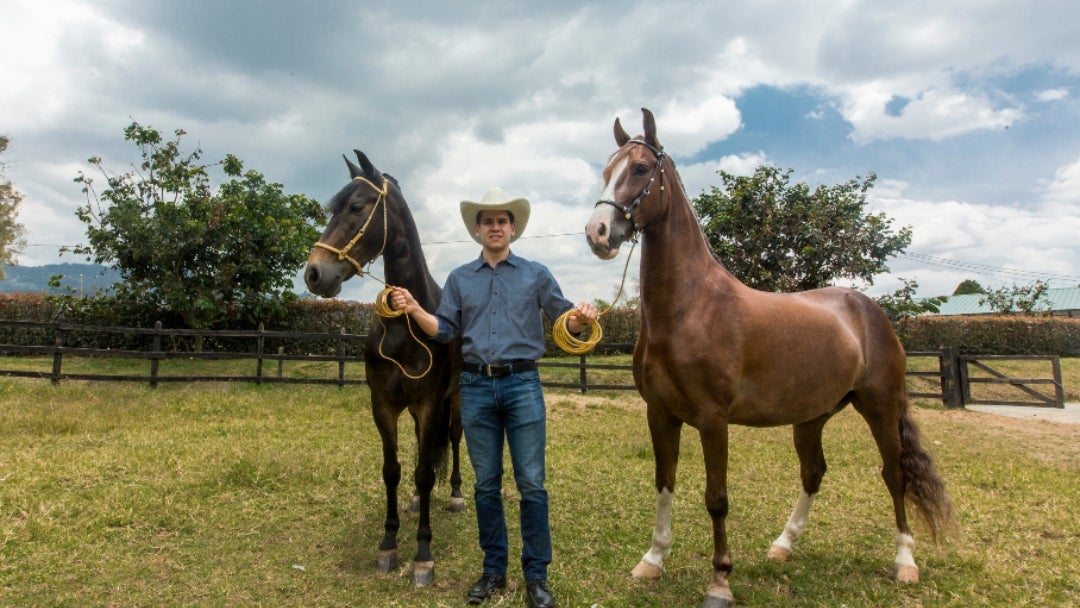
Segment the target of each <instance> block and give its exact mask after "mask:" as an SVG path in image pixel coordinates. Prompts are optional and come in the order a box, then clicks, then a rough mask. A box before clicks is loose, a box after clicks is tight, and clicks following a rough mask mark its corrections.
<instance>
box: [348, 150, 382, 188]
mask: <svg viewBox="0 0 1080 608" xmlns="http://www.w3.org/2000/svg"><path fill="white" fill-rule="evenodd" d="M353 152H355V153H356V159H357V160H359V161H360V166H361V167H363V168H364V177H366V178H368V179H369V180H371V181H373V182H375V181H379V177H380V174H379V170H378V169H376V168H375V165H373V164H371V161H370V160H368V157H367V155H366V154H364V153H363V152H361V151H359V150H353ZM354 177H355V176H354Z"/></svg>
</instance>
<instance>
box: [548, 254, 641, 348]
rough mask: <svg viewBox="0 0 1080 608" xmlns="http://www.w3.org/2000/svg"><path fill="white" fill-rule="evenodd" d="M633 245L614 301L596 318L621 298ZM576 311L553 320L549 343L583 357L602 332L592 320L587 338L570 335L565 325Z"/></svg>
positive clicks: (599, 338) (569, 311)
mask: <svg viewBox="0 0 1080 608" xmlns="http://www.w3.org/2000/svg"><path fill="white" fill-rule="evenodd" d="M633 243H634V244H633V245H632V246H631V247H630V253H628V254H627V255H626V265H624V266H623V271H622V280H621V281H619V292H618V293H617V294H615V299H614V300H613V301H612V302H611V306H608V307H607V308H606V309H604V310H602V311H601V312H600V314H599V315H597V318H599V317H601V316H603V315H605V314H607V312H608V311H610V310H611V309H612V308H615V302H618V301H619V297H620V296H622V293H623V288H624V287H625V286H626V271H627V270H629V269H630V258H631V257H632V256H633V255H634V247H637V241H636V240H635V241H633ZM576 310H577V309H575V308H571V309H570V310H568V311H566V312H564V313H563V314H561V315H559V318H558V319H555V323H553V324H552V325H551V341H552V342H554V343H555V346H558V347H559V348H560V349H562V351H563V352H565V353H568V354H571V355H584V354H586V353H590V352H592V350H593V349H594V348H596V345H597V344H599V343H600V340H601V339H602V338H603V337H604V330H603V328H602V327H600V321H599V320H597V319H594V320H593V321H592V322H591V323H590V324H589V336H588V337H587V338H585V339H584V340H583V339H580V338H578V337H577V336H574V335H573V334H571V333H570V330H569V329H567V327H566V323H567V321H569V320H570V315H572V314H574V312H575V311H576Z"/></svg>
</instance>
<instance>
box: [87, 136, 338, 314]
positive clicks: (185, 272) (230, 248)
mask: <svg viewBox="0 0 1080 608" xmlns="http://www.w3.org/2000/svg"><path fill="white" fill-rule="evenodd" d="M185 134H186V133H185V132H184V131H183V130H177V131H175V138H174V139H172V140H171V141H165V140H164V139H163V138H162V136H161V134H160V133H159V132H158V131H157V130H155V129H153V128H150V127H143V126H141V125H139V124H138V123H132V124H131V125H130V126H128V127H127V128H126V129H125V130H124V139H125V140H126V141H130V142H132V143H134V144H135V145H136V146H137V147H138V149H139V151H140V154H141V156H142V162H141V163H140V164H139V166H138V167H137V168H136V169H135V170H134V171H130V172H127V173H123V174H119V175H116V174H111V173H108V172H106V171H105V169H104V168H102V162H101V159H100V158H91V159H90V161H89V162H90V163H91V164H92V165H95V166H96V167H98V169H99V170H100V171H101V173H102V175H103V176H104V179H105V183H106V189H104V190H102V191H101V192H100V193H99V192H98V191H97V190H96V189H95V187H94V181H93V180H92V179H91V178H90V177H88V176H87V175H86V174H84V173H82V172H80V173H79V176H78V177H77V178H76V179H75V181H76V182H77V183H80V184H82V187H83V192H84V193H85V195H86V201H87V202H86V205H85V206H83V207H80V208H79V209H78V211H77V215H78V217H79V219H80V220H82V221H83V222H84V223H85V224H86V225H87V228H86V235H87V239H88V244H86V245H82V244H80V245H78V246H76V247H75V248H74V249H73V251H74V252H75V253H78V254H84V255H86V256H87V259H88V260H91V259H92V260H93V261H94V262H96V263H99V264H104V265H107V266H115V267H116V269H117V270H118V271H119V272H120V275H121V278H122V282H121V283H118V284H117V286H116V294H115V297H116V298H117V299H119V300H123V301H127V302H141V303H150V304H153V305H156V306H157V307H158V309H160V310H163V311H168V312H171V313H173V314H176V315H178V316H179V317H180V318H181V319H182V320H183V322H184V323H185V324H187V326H188V327H191V328H195V329H201V328H209V327H213V326H215V325H218V324H224V323H229V322H241V323H246V324H254V323H255V322H257V321H259V320H262V319H265V318H266V317H267V316H269V315H272V314H274V313H275V312H280V310H281V305H282V304H283V302H284V301H286V300H290V299H294V298H295V297H296V296H295V294H293V293H292V291H291V288H292V278H293V276H294V275H295V272H296V271H297V269H298V268H299V267H300V266H301V265H302V264H303V263H304V261H305V260H306V258H307V254H308V252H309V251H310V248H311V245H312V243H314V242H315V240H316V239H317V238H318V236H319V229H318V228H317V226H320V225H321V224H322V223H323V222H324V221H325V216H324V215H323V212H322V209H321V208H320V206H319V204H318V203H317V202H316V201H314V200H311V199H309V198H307V197H306V196H304V195H302V194H294V195H286V194H284V193H283V192H282V185H281V184H276V183H269V182H267V181H266V178H265V177H264V176H263V175H262V174H260V173H258V172H256V171H250V170H249V171H246V172H245V171H244V170H243V163H241V162H240V160H239V159H237V158H236V157H235V156H233V155H231V154H230V155H226V156H225V159H224V160H222V161H221V162H220V163H218V164H219V165H220V166H221V169H222V170H223V172H224V173H225V175H226V176H228V177H229V178H231V179H229V181H227V182H225V183H224V184H222V185H221V186H220V188H218V190H217V192H216V193H215V192H213V188H212V186H211V181H210V175H209V172H208V167H207V165H204V164H201V163H200V162H199V161H200V158H201V156H202V151H201V150H200V149H198V148H196V149H195V150H194V151H192V152H190V153H188V154H186V155H183V154H182V153H181V149H180V140H181V138H182V136H183V135H185Z"/></svg>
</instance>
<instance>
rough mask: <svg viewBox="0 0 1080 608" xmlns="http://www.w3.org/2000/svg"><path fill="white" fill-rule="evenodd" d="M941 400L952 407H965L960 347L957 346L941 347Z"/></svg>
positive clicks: (948, 406) (946, 405)
mask: <svg viewBox="0 0 1080 608" xmlns="http://www.w3.org/2000/svg"><path fill="white" fill-rule="evenodd" d="M941 401H942V402H943V403H944V404H945V407H947V408H950V409H952V408H958V407H960V408H962V407H964V396H963V378H962V376H961V371H960V349H959V348H957V347H955V346H951V347H950V346H945V347H942V349H941Z"/></svg>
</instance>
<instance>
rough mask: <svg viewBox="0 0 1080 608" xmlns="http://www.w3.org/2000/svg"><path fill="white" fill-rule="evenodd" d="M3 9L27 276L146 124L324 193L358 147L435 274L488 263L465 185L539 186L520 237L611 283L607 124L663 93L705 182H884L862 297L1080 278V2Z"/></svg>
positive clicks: (104, 0) (682, 158)
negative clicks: (873, 256) (884, 236)
mask: <svg viewBox="0 0 1080 608" xmlns="http://www.w3.org/2000/svg"><path fill="white" fill-rule="evenodd" d="M0 16H2V25H0V30H2V32H3V34H2V35H0V54H2V56H3V57H4V60H3V62H0V133H4V134H6V135H8V136H9V137H10V139H11V146H10V148H9V151H8V153H6V154H4V156H3V157H0V160H3V161H6V163H7V168H6V177H7V178H8V179H10V180H12V181H13V182H14V184H15V186H16V188H17V189H18V190H20V191H21V192H22V193H23V194H24V195H25V200H24V202H23V205H22V207H21V211H20V215H19V219H20V221H21V222H22V223H23V224H24V225H25V226H26V228H27V231H28V242H29V243H30V246H29V247H28V248H27V249H26V251H25V253H24V254H23V256H22V257H21V259H20V262H21V264H23V265H29V266H33V265H40V264H47V263H53V262H58V261H60V262H63V261H73V262H81V261H83V260H82V258H79V257H75V256H72V255H71V254H67V255H65V256H63V257H60V256H59V255H58V249H59V247H60V246H62V245H72V244H76V243H81V242H84V241H85V226H84V225H83V224H81V223H80V222H79V221H78V220H77V218H76V217H75V209H76V207H77V206H78V205H80V204H82V203H83V202H84V199H83V197H82V194H81V193H80V192H79V188H78V185H77V184H75V183H74V182H73V181H72V180H73V178H74V177H75V176H76V175H78V173H79V171H87V172H90V171H91V167H90V165H89V164H88V163H87V162H86V161H87V159H88V158H89V157H91V156H100V157H101V158H102V159H103V161H104V165H105V167H106V168H108V169H110V170H112V171H114V172H122V171H126V170H128V169H129V168H130V166H131V165H132V163H134V162H136V161H137V160H138V155H137V150H136V149H135V147H134V146H132V145H131V144H128V143H126V142H124V141H123V129H124V127H125V126H127V125H128V124H130V123H131V122H132V121H138V122H139V123H141V124H143V125H150V126H153V127H154V128H157V129H159V130H161V131H162V132H163V133H171V132H172V131H173V130H175V129H184V130H185V131H187V133H188V135H187V136H186V137H185V138H184V140H183V141H184V142H186V144H187V145H188V146H190V147H194V146H199V147H201V148H202V150H203V152H204V157H203V158H204V159H206V160H219V159H221V158H223V157H224V156H225V155H226V154H234V155H236V156H237V157H239V158H240V159H241V160H243V161H244V162H245V164H246V166H247V167H248V168H251V169H255V170H258V171H260V172H262V173H263V174H265V175H266V176H267V177H268V178H269V179H271V180H272V181H276V182H280V183H283V184H284V185H285V189H286V191H287V192H290V193H304V194H307V195H308V196H311V197H313V198H315V199H317V200H319V201H320V202H326V201H327V200H329V199H330V197H331V196H333V194H334V193H335V192H337V191H338V190H339V189H340V188H341V187H342V186H343V185H344V184H345V183H346V181H347V178H348V173H347V171H346V168H345V165H344V162H343V161H342V158H341V156H342V154H349V155H350V156H351V151H352V150H353V149H354V148H355V149H360V150H362V151H364V152H365V153H367V155H368V156H369V157H370V158H371V159H372V161H373V162H374V164H375V165H376V166H377V167H378V168H379V169H380V170H382V171H385V172H388V173H391V174H393V175H394V176H395V177H397V178H398V179H399V181H400V182H401V184H402V188H403V191H404V193H405V196H406V198H407V199H408V201H409V204H410V206H411V207H412V209H413V211H414V214H415V215H416V216H417V220H418V222H419V224H420V231H421V239H422V240H423V241H424V243H425V253H426V255H427V257H428V260H429V263H430V265H431V267H432V272H433V274H434V275H435V277H436V279H437V280H439V281H442V280H443V279H444V278H445V277H446V275H447V273H448V272H449V270H450V269H451V268H453V267H454V266H456V265H458V264H460V263H462V262H464V261H465V260H467V259H469V258H471V257H473V256H475V255H476V254H477V252H478V248H477V246H476V245H475V243H474V242H473V241H472V240H471V238H470V237H469V235H468V233H467V231H466V229H465V227H464V226H463V225H462V223H461V219H460V216H459V215H458V211H457V209H458V202H459V201H460V200H462V199H472V200H478V199H479V197H481V196H482V195H483V193H484V192H485V191H486V190H487V189H488V188H489V187H491V186H495V185H497V186H500V187H501V188H503V190H505V191H506V192H508V193H510V194H513V195H521V196H525V197H527V198H529V199H530V200H531V201H532V206H533V214H532V219H531V220H530V222H529V226H528V231H527V233H526V234H525V235H524V237H523V238H521V239H520V240H519V241H517V242H516V243H515V245H514V250H515V251H516V252H517V253H519V254H522V255H524V256H526V257H531V258H534V259H537V260H539V261H542V262H544V263H546V264H547V265H548V266H549V267H550V268H551V269H552V271H553V272H554V274H555V276H556V277H557V278H558V279H559V281H560V282H561V283H562V286H563V291H564V292H565V293H566V295H567V296H568V297H569V298H571V299H573V300H591V299H593V298H604V299H608V300H610V299H611V298H612V297H613V296H614V293H615V290H616V288H617V285H618V282H619V276H620V273H621V270H622V261H623V260H624V259H625V255H626V253H625V251H624V253H623V254H622V255H620V257H619V258H617V261H612V262H602V261H600V260H597V259H595V258H594V257H593V256H592V254H591V253H589V251H588V249H587V247H586V245H585V240H584V236H583V227H584V224H585V222H586V219H587V218H588V216H589V214H590V213H591V210H592V207H593V203H594V201H595V200H596V198H597V196H598V195H599V192H600V172H601V169H602V165H603V163H604V161H605V160H606V159H607V157H608V155H609V154H610V153H611V152H613V151H614V148H615V145H614V140H613V138H612V135H611V126H612V122H613V121H614V119H615V118H616V117H620V118H621V119H622V121H623V124H624V125H625V126H626V127H627V130H628V131H629V132H630V133H631V134H635V133H640V132H641V114H640V110H639V108H641V107H648V108H650V109H651V110H653V112H654V113H655V114H656V119H657V125H658V131H659V137H660V140H661V142H662V143H663V144H664V145H665V146H666V149H667V151H668V152H669V154H671V155H672V156H673V158H674V160H675V161H676V163H677V165H678V167H679V171H680V174H681V176H682V178H683V181H684V183H685V186H686V189H687V192H688V193H689V195H690V196H696V195H698V194H700V193H701V192H702V191H704V190H707V189H708V188H709V187H711V186H714V185H720V183H721V182H720V179H719V176H717V175H716V172H717V171H718V170H720V169H723V170H726V171H728V172H731V173H737V174H749V173H752V172H753V170H754V167H756V166H757V165H759V164H763V163H767V164H771V165H775V166H777V167H781V168H785V169H792V170H793V171H794V173H793V176H792V178H793V180H794V181H801V182H807V183H809V184H811V185H816V184H820V183H824V184H838V183H842V182H846V181H848V180H850V179H852V178H854V177H856V176H865V175H866V174H868V173H870V172H874V173H876V174H877V175H878V182H877V186H876V187H875V189H874V190H873V192H872V196H871V204H872V210H873V211H875V212H877V211H883V212H885V213H886V214H888V215H889V216H890V217H892V218H894V220H895V223H896V225H897V226H911V228H912V230H913V233H914V238H913V240H912V244H911V246H910V248H909V249H908V251H907V253H905V254H904V255H902V256H900V257H898V258H895V259H894V260H892V261H891V262H890V268H891V270H892V272H891V273H889V274H885V275H880V276H878V277H876V279H875V282H874V285H873V286H869V287H867V290H868V292H869V293H871V295H878V294H881V293H889V292H892V291H894V290H896V289H897V288H899V287H900V286H901V283H900V282H899V280H898V279H897V277H904V278H906V279H913V280H916V281H917V282H918V283H919V285H920V290H919V295H924V296H930V295H937V294H942V293H945V294H948V293H952V290H953V289H954V288H955V286H956V285H957V284H958V283H959V282H960V281H962V280H964V279H969V278H970V279H975V280H977V281H979V282H980V283H982V284H983V285H984V286H987V287H1002V286H1010V285H1013V284H1016V285H1027V284H1030V283H1032V282H1034V281H1035V280H1036V279H1042V280H1048V281H1049V282H1050V283H1051V285H1052V286H1055V287H1064V286H1075V285H1077V284H1080V36H1078V35H1077V31H1078V27H1080V2H1077V1H1076V0H1029V1H1028V2H1016V1H1013V0H1010V1H1006V0H979V1H971V0H964V1H958V0H926V1H923V0H913V1H909V2H891V1H890V2H885V1H873V2H871V1H860V0H844V1H837V0H801V1H790V2H789V1H784V0H774V1H769V2H762V1H754V0H735V1H731V2H702V1H700V0H694V1H674V2H639V1H635V0H622V1H620V2H607V1H604V2H590V3H588V4H587V6H585V3H580V2H561V1H558V0H556V1H553V2H546V3H535V2H530V3H516V2H504V1H493V0H482V1H473V2H465V1H458V0H449V1H444V2H431V1H425V2H414V1H411V0H396V1H393V2H371V1H367V2H356V1H355V0H352V1H348V2H336V1H329V0H326V1H320V2H290V1H277V2H275V1H272V0H264V1H256V0H188V1H186V2H162V1H159V0H94V1H93V2H90V1H81V2H80V1H74V0H50V1H49V2H40V1H39V0H5V2H4V3H3V8H2V9H0ZM636 255H637V254H636V253H635V256H636ZM633 267H634V268H635V269H636V261H635V263H634V264H633ZM376 274H381V268H378V267H377V269H376ZM633 274H634V273H633V272H632V273H631V276H633ZM380 288H381V285H379V284H377V283H375V282H373V281H371V280H357V279H353V280H352V281H351V282H350V284H349V285H347V287H346V289H345V291H343V293H342V296H341V297H344V298H348V299H357V300H365V301H366V300H369V299H371V298H373V297H374V294H375V293H377V292H378V290H379V289H380Z"/></svg>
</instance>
